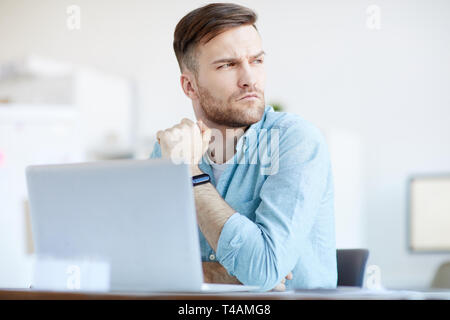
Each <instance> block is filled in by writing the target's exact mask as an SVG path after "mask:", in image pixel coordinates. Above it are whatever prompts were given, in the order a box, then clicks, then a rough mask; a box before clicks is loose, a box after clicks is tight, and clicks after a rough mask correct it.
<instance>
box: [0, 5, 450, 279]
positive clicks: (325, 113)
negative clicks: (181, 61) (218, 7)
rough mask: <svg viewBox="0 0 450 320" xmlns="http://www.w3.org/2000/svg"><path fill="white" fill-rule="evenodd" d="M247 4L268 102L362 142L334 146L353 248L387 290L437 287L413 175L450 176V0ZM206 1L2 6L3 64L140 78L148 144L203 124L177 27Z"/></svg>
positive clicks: (142, 130)
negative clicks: (76, 21)
mask: <svg viewBox="0 0 450 320" xmlns="http://www.w3.org/2000/svg"><path fill="white" fill-rule="evenodd" d="M239 2H240V3H243V4H247V5H248V6H250V7H252V8H254V9H255V10H256V11H257V13H258V14H259V17H260V19H259V22H258V28H259V30H260V32H261V35H262V37H263V41H264V47H265V48H264V49H265V51H266V52H267V53H268V55H267V59H266V62H267V70H268V82H267V89H266V97H267V101H268V102H271V101H280V102H282V103H283V104H284V105H285V107H286V109H287V110H288V111H290V112H295V113H298V114H300V115H302V116H303V117H305V118H306V119H308V120H310V121H312V122H313V123H315V124H316V125H318V126H319V127H320V128H321V129H322V130H323V131H324V132H325V133H326V134H327V137H331V136H332V133H333V132H347V133H349V135H350V136H351V137H353V138H351V139H350V140H349V143H356V144H358V145H360V146H361V148H359V149H358V150H359V151H358V154H353V153H352V152H347V151H345V152H341V153H339V150H340V148H339V147H338V146H339V145H336V146H334V147H331V149H332V152H333V158H334V159H338V163H339V164H338V163H337V164H336V165H337V167H335V170H336V178H337V179H336V180H337V181H336V187H337V188H339V190H340V192H341V194H344V195H345V200H341V199H337V200H336V203H337V208H336V215H337V218H338V219H340V217H346V216H348V214H347V210H353V211H354V212H355V215H357V216H358V221H360V222H358V223H357V224H356V225H355V223H354V221H353V220H352V219H351V218H346V219H347V220H348V221H347V223H348V224H349V225H350V226H351V227H350V228H349V229H348V230H352V229H353V230H355V232H359V233H360V235H359V236H356V237H354V238H347V239H346V240H345V241H347V242H346V243H347V244H350V245H351V244H352V243H354V244H355V246H357V245H364V246H367V247H368V248H369V249H370V251H371V256H370V260H369V263H374V264H378V265H379V266H380V267H381V271H382V279H383V283H384V284H385V285H387V286H391V287H392V286H394V287H397V286H408V287H412V286H414V287H416V286H419V287H420V286H427V285H428V284H429V283H430V281H431V278H432V275H433V273H434V271H435V270H436V269H437V267H438V265H439V263H441V262H442V261H444V260H447V259H450V255H449V254H446V255H433V254H426V255H418V254H410V253H408V251H407V243H406V180H407V177H408V176H409V175H410V174H413V173H416V172H435V171H438V172H443V171H444V172H445V171H447V172H448V171H450V147H449V145H450V141H449V140H450V126H448V121H449V119H450V90H448V88H450V59H448V57H450V41H448V39H449V34H450V2H448V1H445V0H441V1H438V0H436V1H432V2H431V1H426V0H420V1H419V0H417V1H387V0H383V1H360V0H349V1H332V0H329V1H294V0H292V1H277V2H276V5H275V4H274V3H273V1H262V0H254V1H239ZM204 3H205V2H204V1H181V0H177V1H173V0H170V1H164V2H163V1H88V0H84V1H61V0H54V1H48V0H45V1H44V0H40V1H38V2H36V1H33V2H32V1H24V0H22V1H17V0H6V1H5V0H2V1H1V2H0V39H1V44H0V48H1V49H0V60H3V59H8V58H14V57H17V56H20V55H24V54H27V53H31V52H32V53H35V54H38V55H42V56H45V57H52V58H56V59H61V60H66V61H70V62H74V63H77V64H87V65H90V66H94V67H97V68H99V69H103V70H106V71H108V72H114V73H118V74H121V75H125V76H128V77H130V78H133V79H136V81H137V84H138V90H139V108H140V111H141V114H140V118H139V124H138V125H139V128H138V131H139V136H140V137H141V138H142V137H145V136H149V137H152V136H153V135H154V133H155V132H156V131H157V130H158V129H160V128H165V127H168V126H171V125H172V124H173V123H174V122H175V121H177V119H180V118H181V117H185V116H187V117H191V118H193V112H192V110H191V105H190V102H189V100H187V98H186V97H184V95H183V93H182V91H181V88H180V86H179V73H178V66H177V63H176V60H175V56H174V54H173V50H172V41H173V31H174V28H175V25H176V23H177V22H178V20H179V19H180V18H181V17H182V16H183V15H184V14H185V13H187V12H188V11H190V10H191V9H193V8H195V7H197V6H199V5H201V4H204ZM70 4H78V5H79V6H80V8H81V30H77V31H69V30H68V29H67V28H66V18H67V15H66V8H67V6H68V5H70ZM372 4H375V5H378V6H379V8H380V9H381V25H380V26H381V29H380V30H370V29H368V28H367V27H366V19H367V14H366V9H367V7H368V6H369V5H372ZM331 140H332V139H331ZM352 141H353V142H352ZM341 145H342V146H348V144H346V143H345V141H344V142H342V143H341ZM343 149H344V150H348V149H352V148H347V147H346V148H343ZM355 157H356V158H355ZM346 159H347V161H348V162H349V163H352V161H354V159H360V163H359V164H358V168H360V170H361V174H360V175H353V176H352V178H351V181H352V182H351V184H349V183H347V182H346V181H345V180H346V179H345V177H346V176H347V174H346V173H345V172H348V170H349V165H348V164H347V163H346ZM358 161H359V160H358ZM350 168H351V166H350ZM346 170H347V171H346ZM358 185H360V186H361V188H359V187H358ZM358 189H360V190H359V192H358ZM342 190H344V191H342ZM354 190H356V191H354ZM351 192H356V194H354V199H355V201H356V202H357V203H356V204H354V203H352V198H351V197H349V196H348V194H350V193H351ZM338 204H339V206H338ZM348 208H350V209H348ZM358 208H361V212H360V213H358V212H357V211H358ZM342 221H343V220H340V222H339V230H343V228H344V227H345V222H344V223H343V222H342ZM358 224H360V226H358ZM355 227H358V228H359V229H355ZM361 228H362V229H361ZM339 230H338V231H339ZM361 230H362V232H361ZM338 238H339V236H338ZM342 241H343V242H342V243H344V242H345V241H344V240H342ZM352 241H353V242H352ZM338 244H339V243H338Z"/></svg>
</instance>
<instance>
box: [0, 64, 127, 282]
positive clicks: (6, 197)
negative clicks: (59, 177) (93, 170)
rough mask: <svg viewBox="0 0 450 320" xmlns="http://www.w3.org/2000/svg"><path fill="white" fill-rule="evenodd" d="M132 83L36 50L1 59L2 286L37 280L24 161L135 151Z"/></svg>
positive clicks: (73, 159)
mask: <svg viewBox="0 0 450 320" xmlns="http://www.w3.org/2000/svg"><path fill="white" fill-rule="evenodd" d="M133 101H134V99H133V88H132V83H131V82H130V81H129V80H127V79H125V78H122V77H118V76H115V75H109V74H105V73H102V72H99V71H96V70H93V69H90V68H84V67H72V66H70V65H65V64H58V63H54V62H53V61H49V60H44V59H40V58H36V57H28V58H26V59H24V60H20V61H15V62H12V63H9V64H2V65H0V287H27V286H28V285H29V283H30V281H31V267H32V255H31V253H32V251H33V244H32V241H31V228H30V225H29V222H30V221H29V214H28V205H27V198H28V197H27V188H26V180H25V168H26V166H28V165H31V164H52V163H68V162H80V161H94V160H100V159H114V158H124V157H131V156H132V152H131V151H130V150H133V146H134V141H133V137H134V133H133V132H134V131H133V130H134V126H133V121H134V120H135V115H134V110H135V109H134V106H133Z"/></svg>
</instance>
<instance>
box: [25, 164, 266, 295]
mask: <svg viewBox="0 0 450 320" xmlns="http://www.w3.org/2000/svg"><path fill="white" fill-rule="evenodd" d="M26 177H27V185H28V193H29V201H30V214H31V224H32V233H33V240H34V245H35V252H36V256H37V259H38V261H47V262H48V261H53V262H54V263H53V264H48V263H47V264H43V263H41V264H39V266H38V267H36V268H35V283H34V284H33V285H34V287H35V288H38V289H39V288H44V289H45V288H63V287H64V286H65V285H66V284H69V283H70V281H71V280H70V279H69V278H68V277H72V276H73V275H74V274H73V268H72V269H70V267H73V264H74V263H73V261H78V262H80V264H81V265H82V266H83V267H82V269H83V268H84V269H83V270H84V273H85V274H84V275H86V270H88V272H87V273H89V275H88V276H87V277H86V276H84V275H83V274H81V279H82V281H81V283H83V281H85V282H84V285H82V286H79V285H78V287H77V286H75V287H72V288H70V289H73V288H76V289H81V290H82V289H86V288H91V289H94V290H95V289H98V288H99V287H97V288H96V287H95V285H94V286H92V284H87V283H86V281H87V280H86V279H91V281H94V282H95V281H99V279H106V281H107V282H108V283H107V286H106V288H107V290H109V291H121V292H123V291H128V292H134V291H148V292H202V291H207V292H226V291H254V290H258V287H254V286H243V285H226V284H223V285H222V284H205V283H203V272H202V265H201V254H200V244H199V234H198V232H199V231H198V230H199V229H198V227H197V221H196V213H195V204H194V198H193V189H192V188H193V187H192V180H191V176H190V172H189V167H188V166H187V165H175V164H173V163H171V162H170V161H168V160H163V159H150V160H113V161H101V162H91V163H77V164H64V165H40V166H29V167H27V170H26ZM44 258H45V259H46V260H45V259H44ZM39 259H40V260H39ZM93 261H94V262H93ZM90 262H92V263H91V264H89V263H90ZM80 264H78V266H79V265H80ZM89 266H90V267H89ZM105 266H106V268H105ZM102 267H103V268H102ZM68 270H72V271H71V272H72V273H70V272H69V273H68ZM83 270H82V271H83ZM75 271H76V270H75ZM78 272H80V269H78ZM83 276H84V277H83ZM78 280H79V279H78ZM58 281H59V282H60V283H59V285H58V284H57V283H56V284H55V282H58ZM63 282H64V283H63ZM78 284H79V281H78ZM75 285H76V282H75ZM100 287H101V286H100ZM103 288H105V286H103Z"/></svg>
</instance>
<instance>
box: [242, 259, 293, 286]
mask: <svg viewBox="0 0 450 320" xmlns="http://www.w3.org/2000/svg"><path fill="white" fill-rule="evenodd" d="M279 261H280V260H279V259H278V257H277V256H276V255H275V254H274V253H267V254H266V255H265V257H264V258H263V259H262V261H261V263H260V265H259V266H258V265H255V266H250V267H249V268H248V273H247V277H246V278H247V279H246V280H244V281H241V282H242V283H243V284H245V285H250V286H258V287H259V288H260V289H259V291H261V292H266V291H270V290H272V289H273V288H275V287H276V286H277V285H278V284H279V283H280V282H281V280H282V279H283V278H284V277H285V276H286V275H287V273H286V274H285V275H283V274H282V272H281V270H283V269H284V268H283V266H281V265H280V262H279Z"/></svg>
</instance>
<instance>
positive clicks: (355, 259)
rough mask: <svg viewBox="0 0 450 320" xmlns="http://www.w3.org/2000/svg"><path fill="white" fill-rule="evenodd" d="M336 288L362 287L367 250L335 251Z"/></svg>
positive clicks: (367, 255)
mask: <svg viewBox="0 0 450 320" xmlns="http://www.w3.org/2000/svg"><path fill="white" fill-rule="evenodd" d="M336 257H337V268H338V286H350V287H360V288H361V287H362V286H363V279H364V272H365V270H366V263H367V258H368V257H369V250H367V249H337V250H336Z"/></svg>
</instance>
